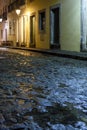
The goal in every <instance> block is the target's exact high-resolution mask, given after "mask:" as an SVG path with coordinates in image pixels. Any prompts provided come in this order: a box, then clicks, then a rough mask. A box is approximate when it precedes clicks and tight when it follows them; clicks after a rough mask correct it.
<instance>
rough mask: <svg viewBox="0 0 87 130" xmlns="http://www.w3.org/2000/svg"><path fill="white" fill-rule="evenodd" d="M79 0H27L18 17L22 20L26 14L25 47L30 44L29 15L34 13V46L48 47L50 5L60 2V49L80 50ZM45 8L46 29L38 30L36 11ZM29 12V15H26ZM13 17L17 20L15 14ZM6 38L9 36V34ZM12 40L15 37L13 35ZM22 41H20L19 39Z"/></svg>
mask: <svg viewBox="0 0 87 130" xmlns="http://www.w3.org/2000/svg"><path fill="white" fill-rule="evenodd" d="M80 2H81V0H44V1H43V0H34V1H32V2H28V5H27V6H26V7H25V8H24V9H22V8H21V14H20V18H21V20H22V18H23V16H24V15H26V14H27V16H28V18H27V19H26V20H27V21H26V23H27V25H26V27H27V29H26V30H27V33H26V41H27V47H29V46H30V16H31V15H32V14H33V13H34V14H35V16H36V20H35V22H36V23H35V27H36V28H35V30H36V31H35V39H36V48H42V49H50V7H51V6H54V5H57V4H60V49H61V50H69V51H80V38H81V30H80V27H81V23H80V21H81V11H80V9H81V7H80V6H81V3H80ZM43 9H45V10H46V31H45V33H40V32H39V27H38V25H39V24H38V22H39V20H38V19H39V17H38V16H39V15H38V11H40V10H43ZM14 13H15V12H14ZM28 13H29V15H30V16H29V15H28ZM12 17H14V18H15V19H16V20H17V15H16V14H15V15H13V14H12V16H11V17H10V18H12ZM20 35H21V39H22V37H23V32H22V31H21V34H20ZM8 38H11V39H12V37H11V36H9V37H8ZM14 41H16V38H15V36H14ZM21 42H22V41H21Z"/></svg>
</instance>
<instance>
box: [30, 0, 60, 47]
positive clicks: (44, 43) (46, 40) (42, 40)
mask: <svg viewBox="0 0 87 130" xmlns="http://www.w3.org/2000/svg"><path fill="white" fill-rule="evenodd" d="M59 3H60V0H59V1H58V0H53V1H50V0H48V1H47V0H44V2H43V1H42V0H39V1H38V0H34V2H31V3H30V4H29V11H30V15H32V13H36V48H43V49H44V48H45V49H49V48H50V7H51V6H52V5H56V4H59ZM43 9H45V10H46V31H45V33H40V32H39V27H38V19H39V17H38V11H40V10H43Z"/></svg>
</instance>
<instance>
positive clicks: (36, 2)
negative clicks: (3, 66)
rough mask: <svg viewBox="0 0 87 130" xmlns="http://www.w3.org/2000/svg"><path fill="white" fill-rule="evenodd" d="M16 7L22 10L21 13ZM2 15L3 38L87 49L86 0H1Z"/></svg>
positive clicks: (46, 46)
mask: <svg viewBox="0 0 87 130" xmlns="http://www.w3.org/2000/svg"><path fill="white" fill-rule="evenodd" d="M1 3H2V4H1ZM16 9H20V10H21V12H20V14H19V15H17V14H16V11H15V10H16ZM0 14H1V16H2V18H3V20H2V22H1V23H0V41H7V42H8V41H13V43H12V44H11V45H13V46H23V47H33V48H41V49H60V50H69V51H78V52H80V51H81V50H82V51H84V50H85V51H86V50H87V2H86V0H51V1H50V0H7V2H6V0H0Z"/></svg>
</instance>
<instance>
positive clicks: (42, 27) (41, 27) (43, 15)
mask: <svg viewBox="0 0 87 130" xmlns="http://www.w3.org/2000/svg"><path fill="white" fill-rule="evenodd" d="M45 23H46V11H45V10H41V11H39V31H40V32H44V31H45V28H46V27H45Z"/></svg>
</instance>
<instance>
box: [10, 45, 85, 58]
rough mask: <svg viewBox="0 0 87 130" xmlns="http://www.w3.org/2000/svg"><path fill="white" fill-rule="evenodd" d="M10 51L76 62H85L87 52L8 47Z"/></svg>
mask: <svg viewBox="0 0 87 130" xmlns="http://www.w3.org/2000/svg"><path fill="white" fill-rule="evenodd" d="M8 48H11V49H21V50H27V51H34V52H40V53H45V54H50V55H54V56H59V57H67V58H72V59H78V60H87V52H73V51H65V50H57V49H50V50H48V49H38V48H26V47H8Z"/></svg>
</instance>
